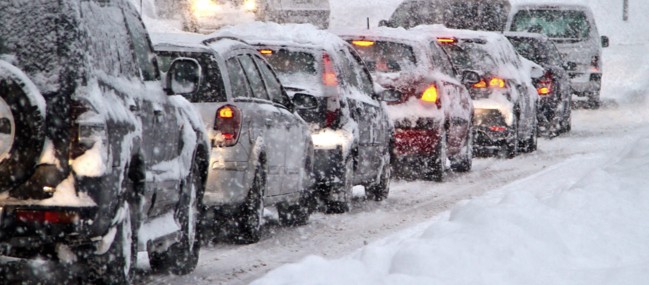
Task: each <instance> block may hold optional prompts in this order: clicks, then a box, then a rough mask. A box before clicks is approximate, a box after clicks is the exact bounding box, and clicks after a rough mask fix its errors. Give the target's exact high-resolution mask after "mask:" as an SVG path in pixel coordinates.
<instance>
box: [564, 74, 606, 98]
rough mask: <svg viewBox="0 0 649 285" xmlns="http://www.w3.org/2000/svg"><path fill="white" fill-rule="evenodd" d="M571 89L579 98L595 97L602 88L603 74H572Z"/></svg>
mask: <svg viewBox="0 0 649 285" xmlns="http://www.w3.org/2000/svg"><path fill="white" fill-rule="evenodd" d="M570 87H571V88H572V91H573V93H574V94H575V95H577V96H582V97H591V96H594V95H596V94H598V93H599V91H600V89H601V88H602V73H570Z"/></svg>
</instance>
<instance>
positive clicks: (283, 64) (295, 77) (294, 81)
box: [261, 48, 322, 87]
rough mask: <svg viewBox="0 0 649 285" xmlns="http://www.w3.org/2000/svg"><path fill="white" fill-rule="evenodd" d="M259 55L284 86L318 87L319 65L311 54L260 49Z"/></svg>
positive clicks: (286, 50)
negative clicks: (264, 59) (315, 85)
mask: <svg viewBox="0 0 649 285" xmlns="http://www.w3.org/2000/svg"><path fill="white" fill-rule="evenodd" d="M261 54H262V55H263V56H264V57H266V60H267V61H268V63H270V65H271V66H273V69H274V70H275V73H276V74H277V77H278V78H279V81H280V82H282V84H284V85H285V86H290V87H296V85H297V87H306V86H310V85H313V84H317V85H320V84H322V83H321V82H320V81H321V80H320V76H319V74H320V73H319V72H318V70H320V69H319V68H318V67H319V63H318V61H317V60H316V57H315V56H313V54H311V53H308V52H302V51H291V50H288V49H284V48H282V49H278V50H272V49H262V50H261Z"/></svg>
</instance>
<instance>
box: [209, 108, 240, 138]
mask: <svg viewBox="0 0 649 285" xmlns="http://www.w3.org/2000/svg"><path fill="white" fill-rule="evenodd" d="M214 130H215V131H217V132H220V136H218V137H217V138H216V141H214V142H212V145H213V146H219V147H223V146H225V147H227V146H233V145H235V144H237V141H239V135H240V134H241V111H239V109H238V108H237V107H235V106H232V105H225V106H223V107H221V108H219V109H218V110H217V111H216V120H215V122H214Z"/></svg>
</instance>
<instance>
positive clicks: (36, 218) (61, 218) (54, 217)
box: [16, 210, 79, 224]
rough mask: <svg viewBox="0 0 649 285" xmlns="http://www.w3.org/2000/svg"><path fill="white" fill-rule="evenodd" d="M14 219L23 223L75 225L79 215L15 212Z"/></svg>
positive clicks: (65, 212) (70, 213)
mask: <svg viewBox="0 0 649 285" xmlns="http://www.w3.org/2000/svg"><path fill="white" fill-rule="evenodd" d="M16 219H17V220H19V221H21V222H23V223H47V224H75V223H78V222H79V214H78V213H75V212H68V211H32V210H17V211H16Z"/></svg>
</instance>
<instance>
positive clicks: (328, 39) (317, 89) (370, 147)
mask: <svg viewBox="0 0 649 285" xmlns="http://www.w3.org/2000/svg"><path fill="white" fill-rule="evenodd" d="M216 34H217V35H231V36H234V35H236V36H237V37H240V38H243V39H244V40H245V41H247V42H248V43H250V44H252V45H254V46H255V47H256V48H257V49H259V51H260V53H261V54H262V56H264V57H265V58H266V59H267V60H268V61H269V62H270V63H271V64H272V65H273V67H274V68H275V70H276V71H277V73H278V76H279V78H280V80H281V81H282V83H284V85H285V86H287V89H288V90H289V92H290V93H291V94H292V96H293V99H294V100H296V101H303V100H304V98H309V97H313V96H315V98H317V106H315V107H314V108H310V109H304V108H299V107H298V113H299V114H300V115H301V116H302V117H303V118H304V120H306V121H307V122H308V123H309V124H310V127H311V130H312V132H313V135H312V138H313V142H314V146H315V154H316V157H315V163H314V178H315V183H316V187H317V188H318V190H319V191H318V194H320V197H322V198H324V199H323V200H324V201H325V203H324V204H325V206H326V209H325V210H326V211H327V212H333V213H340V212H345V211H348V210H349V206H350V203H351V196H352V192H351V191H352V185H359V184H360V185H363V186H365V189H366V191H365V192H366V194H367V196H368V197H370V198H372V199H375V200H379V201H380V200H383V199H386V198H387V196H388V192H389V181H390V138H391V137H392V127H391V126H390V123H389V119H388V116H387V114H386V112H385V110H384V108H383V105H382V104H381V102H380V99H381V98H379V95H378V94H376V93H375V92H374V86H373V83H372V78H371V76H370V74H369V72H368V70H367V69H366V68H365V65H364V64H363V62H362V60H361V58H360V56H359V55H358V54H357V53H356V51H355V50H354V48H353V47H352V46H351V45H349V44H348V43H346V42H345V41H343V40H341V39H340V38H339V37H337V36H336V35H334V34H331V33H329V32H325V31H320V30H317V29H315V28H313V27H312V26H310V25H296V24H287V25H279V24H275V23H267V24H264V23H253V24H246V25H239V26H233V27H228V28H224V29H222V30H221V31H219V32H218V33H216Z"/></svg>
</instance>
